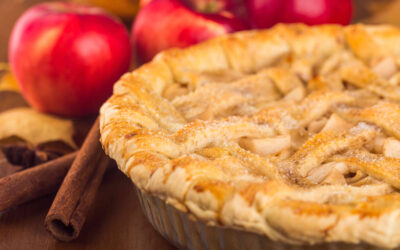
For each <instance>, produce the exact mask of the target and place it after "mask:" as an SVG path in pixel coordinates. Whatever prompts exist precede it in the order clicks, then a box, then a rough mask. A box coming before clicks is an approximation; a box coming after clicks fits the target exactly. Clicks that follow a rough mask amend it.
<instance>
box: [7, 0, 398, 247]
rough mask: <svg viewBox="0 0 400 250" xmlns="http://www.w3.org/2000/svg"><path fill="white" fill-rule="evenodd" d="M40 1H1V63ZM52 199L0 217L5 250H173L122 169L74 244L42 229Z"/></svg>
mask: <svg viewBox="0 0 400 250" xmlns="http://www.w3.org/2000/svg"><path fill="white" fill-rule="evenodd" d="M36 2H39V0H30V1H28V0H10V1H5V0H3V1H0V31H1V32H0V62H1V61H6V60H7V53H6V51H7V43H8V36H9V32H10V30H11V27H12V25H13V23H14V22H15V20H16V19H17V17H18V16H19V15H20V14H21V13H22V11H23V10H24V9H26V8H27V7H28V6H30V5H32V4H34V3H36ZM355 2H356V5H357V8H356V12H355V20H356V21H358V20H368V21H370V22H375V23H382V22H388V23H394V24H397V25H398V24H400V15H398V13H399V10H400V1H395V0H379V1H373V0H355ZM371 14H373V17H372V18H371V17H369V16H370V15H371ZM1 101H2V100H0V102H1ZM0 104H1V103H0ZM0 106H1V105H0ZM0 126H1V125H0ZM53 197H54V195H51V196H47V197H43V198H41V199H38V200H35V201H32V202H29V203H27V204H24V205H21V206H19V207H17V208H14V209H11V210H9V211H6V212H4V213H1V214H0V250H8V249H17V250H20V249H21V250H24V249H107V250H108V249H138V250H139V249H140V250H142V249H160V250H167V249H174V248H173V247H172V246H171V245H170V244H169V243H168V242H167V241H166V240H164V239H163V238H162V237H161V236H160V235H159V234H158V233H157V232H156V231H155V230H154V229H153V228H152V226H151V225H150V223H149V222H148V221H147V219H146V218H145V217H144V215H143V213H142V211H141V209H140V205H139V202H138V200H137V197H136V193H135V191H134V188H133V184H132V183H131V181H130V180H129V179H128V178H127V177H125V176H124V175H123V174H122V173H120V172H119V171H118V170H117V169H113V170H110V171H108V172H107V174H106V176H105V178H104V180H103V182H102V185H101V187H100V189H99V192H98V195H97V197H96V201H95V204H94V207H93V208H92V209H91V210H90V212H89V216H88V218H87V220H86V222H85V225H84V227H83V229H82V232H81V235H80V236H79V238H78V239H77V240H75V241H73V242H70V243H63V242H58V241H57V240H55V239H53V238H52V237H51V235H50V234H49V233H48V232H47V231H46V230H45V228H44V226H43V221H44V218H45V216H46V213H47V211H48V209H49V207H50V205H51V202H52V200H53Z"/></svg>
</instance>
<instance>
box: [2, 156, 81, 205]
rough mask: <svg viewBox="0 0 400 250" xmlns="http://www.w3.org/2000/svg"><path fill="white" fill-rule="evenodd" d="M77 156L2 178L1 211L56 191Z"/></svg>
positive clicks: (62, 158)
mask: <svg viewBox="0 0 400 250" xmlns="http://www.w3.org/2000/svg"><path fill="white" fill-rule="evenodd" d="M76 154H77V153H71V154H68V155H65V156H62V157H60V158H57V159H55V160H52V161H49V162H47V163H44V164H41V165H38V166H36V167H33V168H30V169H27V170H23V171H20V172H17V173H14V174H11V175H8V176H6V177H3V178H0V211H4V210H6V209H9V208H11V207H14V206H17V205H20V204H22V203H24V202H27V201H30V200H33V199H36V198H39V197H41V196H44V195H46V194H50V193H52V192H54V191H56V190H57V188H58V186H59V185H60V183H61V182H62V180H63V178H64V176H65V174H66V173H67V171H68V169H69V167H70V166H71V163H72V161H73V160H74V159H75V156H76Z"/></svg>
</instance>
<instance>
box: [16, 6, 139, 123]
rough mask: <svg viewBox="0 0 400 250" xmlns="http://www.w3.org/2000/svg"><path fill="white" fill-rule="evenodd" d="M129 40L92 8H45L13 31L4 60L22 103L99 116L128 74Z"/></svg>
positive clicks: (46, 109) (105, 15) (114, 23)
mask: <svg viewBox="0 0 400 250" xmlns="http://www.w3.org/2000/svg"><path fill="white" fill-rule="evenodd" d="M130 59H131V48H130V42H129V35H128V32H127V30H126V29H125V27H124V26H123V24H121V22H119V21H118V19H116V18H115V17H113V16H111V15H110V14H108V13H106V12H104V11H103V10H101V9H99V8H95V7H88V6H82V5H77V4H71V3H44V4H40V5H37V6H35V7H32V8H31V9H29V10H27V11H26V12H25V13H24V14H23V15H22V16H21V17H20V18H19V20H18V21H17V23H16V24H15V26H14V29H13V32H12V35H11V38H10V44H9V60H10V63H11V67H12V71H13V73H14V74H15V76H16V78H17V81H18V83H19V85H20V87H21V90H22V93H23V95H24V97H25V98H26V100H27V101H28V102H29V103H30V104H31V105H32V106H33V107H35V108H36V109H38V110H40V111H43V112H49V113H54V114H59V115H67V116H83V115H87V114H91V113H95V112H97V111H98V108H99V107H100V105H101V104H102V103H103V102H104V101H105V100H106V98H107V97H109V96H110V94H111V92H112V86H113V84H114V83H115V81H117V80H118V78H119V77H120V76H121V75H122V74H123V73H124V72H126V71H127V70H128V68H129V65H130Z"/></svg>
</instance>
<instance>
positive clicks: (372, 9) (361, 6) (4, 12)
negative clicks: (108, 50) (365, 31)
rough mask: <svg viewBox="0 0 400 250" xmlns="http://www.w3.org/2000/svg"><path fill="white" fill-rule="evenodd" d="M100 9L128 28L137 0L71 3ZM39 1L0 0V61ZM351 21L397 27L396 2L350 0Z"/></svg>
mask: <svg viewBox="0 0 400 250" xmlns="http://www.w3.org/2000/svg"><path fill="white" fill-rule="evenodd" d="M72 1H74V2H79V3H85V4H92V5H97V6H100V7H102V8H104V9H106V10H108V11H110V12H112V13H114V14H116V15H118V16H119V17H121V18H122V19H123V20H124V22H125V24H126V25H127V26H128V27H130V25H131V23H132V21H133V20H134V18H135V15H136V13H137V11H138V9H139V0H72ZM40 2H44V1H42V0H0V62H4V61H7V49H8V39H9V36H10V32H11V29H12V27H13V25H14V23H15V21H16V20H17V18H18V17H19V16H20V15H21V14H22V12H23V11H25V10H26V9H27V8H29V7H30V6H33V5H35V4H37V3H40ZM354 4H355V8H354V16H353V21H352V22H353V23H354V22H367V23H391V24H395V25H400V15H399V14H398V13H400V0H354Z"/></svg>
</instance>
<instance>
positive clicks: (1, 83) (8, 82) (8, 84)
mask: <svg viewBox="0 0 400 250" xmlns="http://www.w3.org/2000/svg"><path fill="white" fill-rule="evenodd" d="M2 90H12V91H18V92H19V87H18V84H17V81H16V80H15V77H14V76H13V74H11V72H7V73H5V74H4V75H3V76H2V77H1V80H0V91H2Z"/></svg>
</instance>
